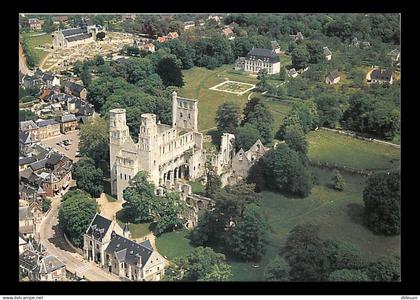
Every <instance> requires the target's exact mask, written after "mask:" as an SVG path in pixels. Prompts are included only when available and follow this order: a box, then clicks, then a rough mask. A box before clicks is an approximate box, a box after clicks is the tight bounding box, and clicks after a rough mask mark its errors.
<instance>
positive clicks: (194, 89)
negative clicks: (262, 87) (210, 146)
mask: <svg viewBox="0 0 420 300" xmlns="http://www.w3.org/2000/svg"><path fill="white" fill-rule="evenodd" d="M183 74H184V82H185V86H184V87H183V88H182V91H181V93H180V96H184V97H187V98H193V99H198V101H199V102H198V111H199V116H198V127H199V130H204V129H209V128H212V127H215V126H216V123H215V120H214V118H215V116H216V110H217V108H218V107H219V106H220V105H222V104H223V103H225V102H226V101H235V102H237V103H239V104H240V105H241V107H243V106H244V105H245V103H246V102H247V101H248V100H247V99H248V95H249V93H250V92H248V93H245V94H244V95H241V96H239V95H234V94H229V93H226V92H221V91H214V90H209V88H211V87H213V86H215V85H217V84H219V83H222V82H223V81H225V80H227V78H229V79H228V80H232V81H241V82H246V83H251V84H256V83H257V82H258V80H257V79H256V77H252V76H250V75H248V74H245V73H242V72H236V71H234V70H233V65H223V66H221V67H219V68H216V69H215V70H208V69H206V68H200V67H194V68H192V69H189V70H185V71H183Z"/></svg>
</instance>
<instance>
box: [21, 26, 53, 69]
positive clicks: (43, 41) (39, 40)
mask: <svg viewBox="0 0 420 300" xmlns="http://www.w3.org/2000/svg"><path fill="white" fill-rule="evenodd" d="M25 37H26V39H27V40H28V45H29V48H30V52H31V55H32V57H33V58H34V60H35V64H36V65H39V64H40V63H41V62H42V60H43V59H44V58H45V57H46V56H47V55H48V52H47V51H44V50H42V49H36V48H37V47H47V48H50V47H51V46H52V37H51V35H50V34H47V33H46V34H43V35H36V36H33V35H30V34H26V35H25Z"/></svg>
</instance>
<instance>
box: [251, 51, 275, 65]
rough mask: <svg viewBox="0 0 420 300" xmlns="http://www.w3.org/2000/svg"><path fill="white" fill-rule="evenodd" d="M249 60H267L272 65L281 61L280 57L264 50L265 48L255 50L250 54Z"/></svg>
mask: <svg viewBox="0 0 420 300" xmlns="http://www.w3.org/2000/svg"><path fill="white" fill-rule="evenodd" d="M246 57H247V58H248V59H261V60H264V59H267V60H268V61H269V62H271V63H277V62H279V61H280V56H279V55H278V54H276V53H274V52H273V51H272V50H269V49H263V48H254V49H252V50H251V51H249V52H248V54H247V56H246Z"/></svg>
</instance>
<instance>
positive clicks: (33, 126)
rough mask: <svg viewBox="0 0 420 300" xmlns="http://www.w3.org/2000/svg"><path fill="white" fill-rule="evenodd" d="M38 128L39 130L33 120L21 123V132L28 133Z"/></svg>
mask: <svg viewBox="0 0 420 300" xmlns="http://www.w3.org/2000/svg"><path fill="white" fill-rule="evenodd" d="M36 128H38V126H37V125H36V124H35V122H34V121H32V120H29V121H22V122H20V130H23V131H26V130H30V129H36Z"/></svg>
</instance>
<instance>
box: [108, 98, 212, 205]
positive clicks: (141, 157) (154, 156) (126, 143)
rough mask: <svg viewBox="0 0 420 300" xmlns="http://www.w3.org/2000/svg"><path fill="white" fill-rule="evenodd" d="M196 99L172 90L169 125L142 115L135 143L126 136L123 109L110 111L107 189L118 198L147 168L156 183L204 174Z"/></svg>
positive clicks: (168, 182)
mask: <svg viewBox="0 0 420 300" xmlns="http://www.w3.org/2000/svg"><path fill="white" fill-rule="evenodd" d="M197 104H198V103H197V100H194V99H187V98H183V97H178V96H177V94H176V92H173V93H172V125H166V124H160V122H157V120H156V115H155V114H142V115H141V123H140V124H139V125H140V132H139V139H138V143H134V142H133V140H132V139H131V137H130V134H129V129H128V126H127V124H126V111H125V109H121V108H117V109H112V110H111V111H110V133H109V135H110V137H109V138H110V166H111V192H112V193H113V194H114V195H117V198H118V199H122V198H123V191H124V189H125V188H126V187H127V186H128V182H129V180H130V179H131V178H133V177H134V176H135V175H136V174H137V173H138V172H139V171H147V172H148V173H149V176H150V180H151V181H152V182H153V183H154V184H155V185H156V186H164V187H166V188H170V187H172V186H173V185H174V184H175V183H176V182H177V181H180V180H189V179H195V178H197V177H199V176H201V175H203V174H204V162H205V156H204V153H203V135H202V134H201V133H199V132H198V107H197Z"/></svg>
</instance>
